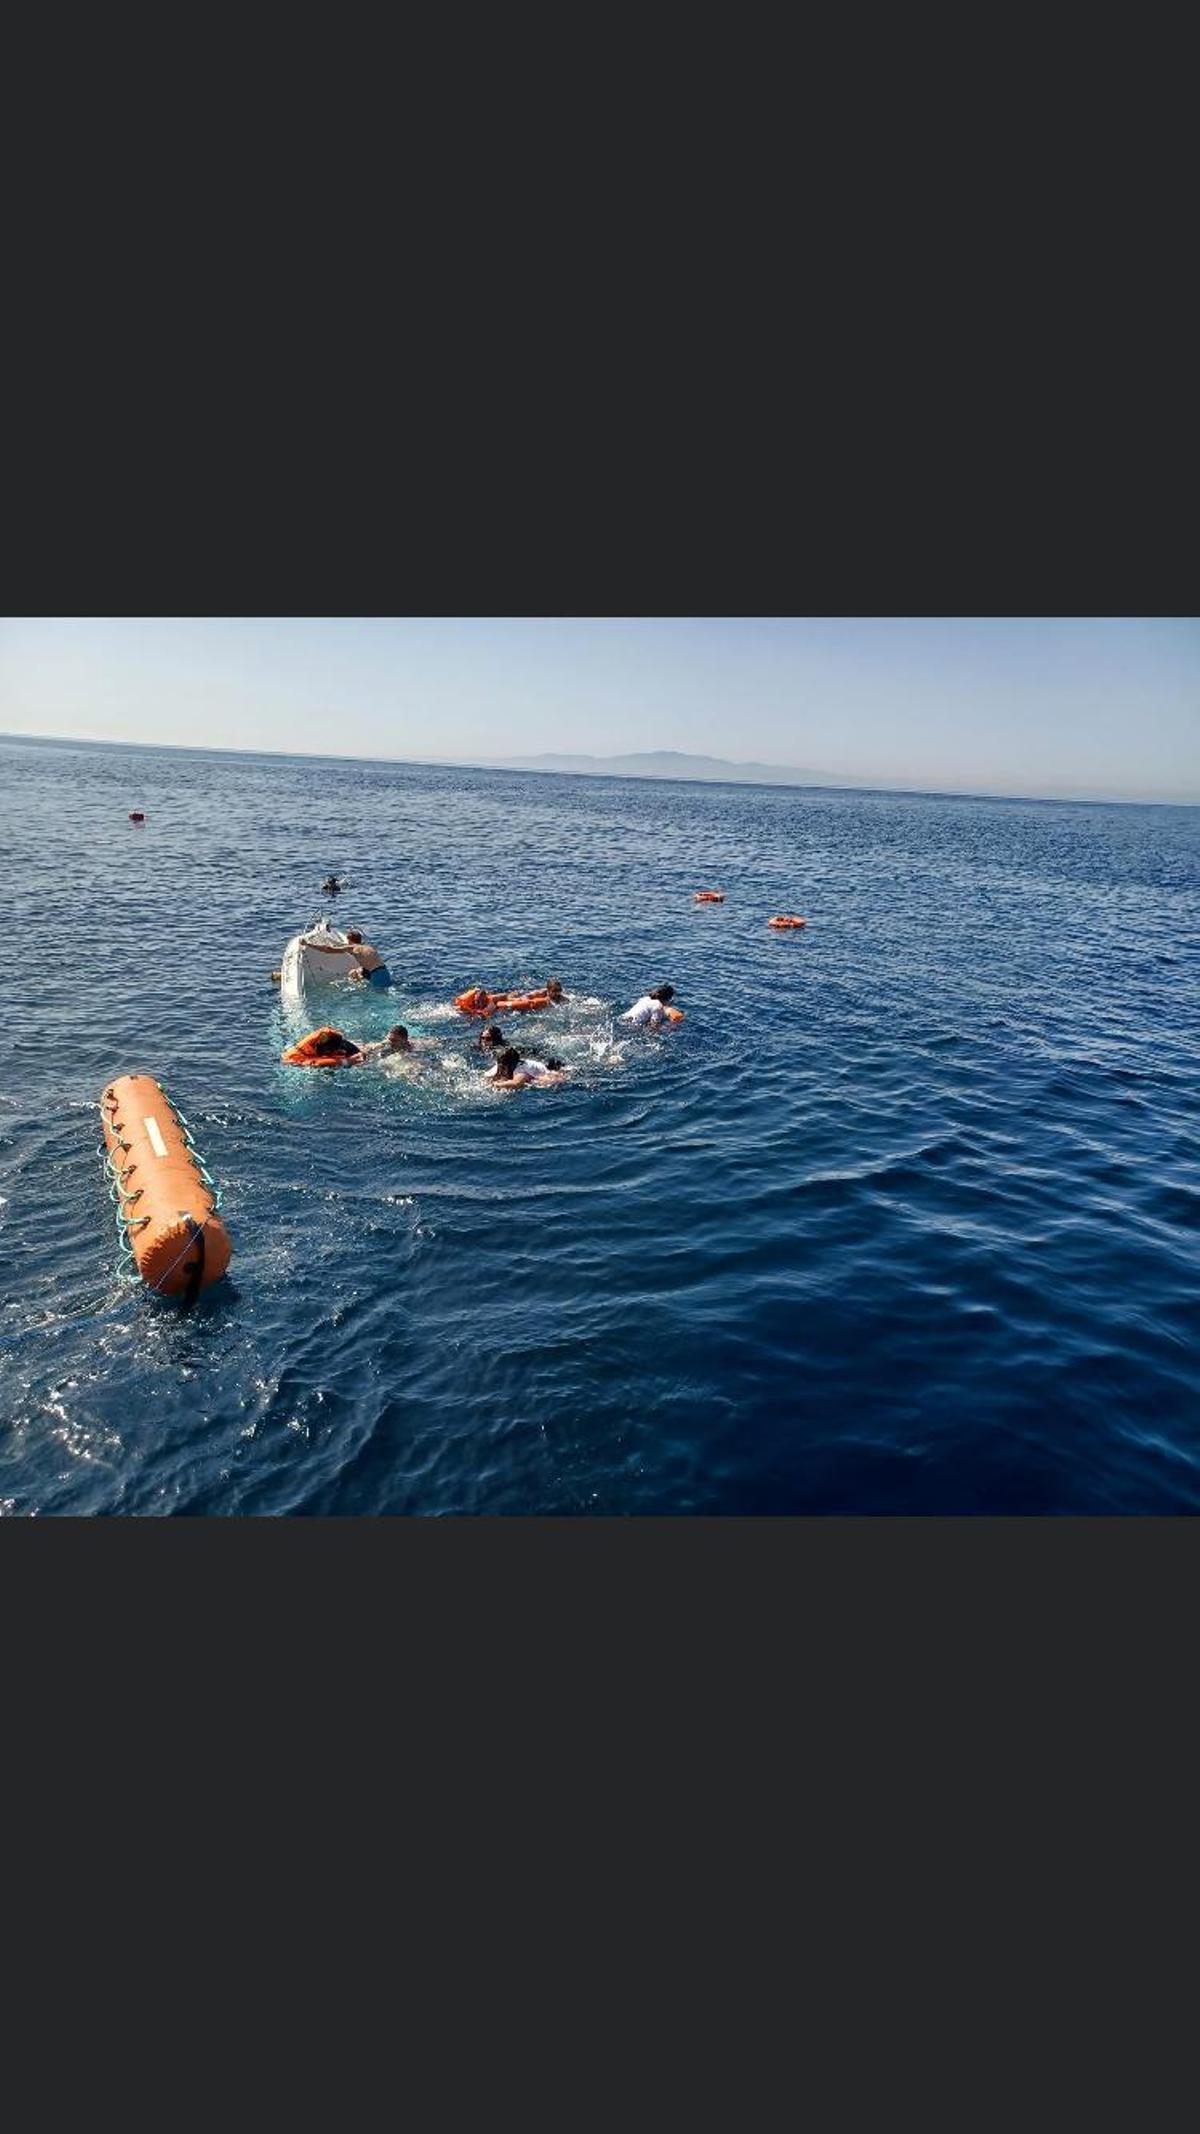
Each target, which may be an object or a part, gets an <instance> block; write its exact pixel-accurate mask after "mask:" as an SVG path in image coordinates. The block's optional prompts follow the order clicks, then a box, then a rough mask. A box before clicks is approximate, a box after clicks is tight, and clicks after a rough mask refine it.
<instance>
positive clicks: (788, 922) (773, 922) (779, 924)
mask: <svg viewBox="0 0 1200 2134" xmlns="http://www.w3.org/2000/svg"><path fill="white" fill-rule="evenodd" d="M767 925H768V926H773V927H774V928H775V931H776V932H777V933H780V934H782V933H785V932H786V931H787V929H788V928H789V927H792V926H807V925H808V920H807V919H797V918H796V917H795V916H794V915H792V916H790V917H787V918H780V919H768V920H767Z"/></svg>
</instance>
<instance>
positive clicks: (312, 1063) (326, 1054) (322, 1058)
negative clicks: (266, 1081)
mask: <svg viewBox="0 0 1200 2134" xmlns="http://www.w3.org/2000/svg"><path fill="white" fill-rule="evenodd" d="M279 1057H280V1059H281V1060H282V1061H283V1064H284V1066H285V1067H361V1065H362V1063H363V1061H364V1059H365V1058H366V1053H365V1052H364V1051H363V1048H362V1046H361V1045H356V1044H355V1043H354V1040H353V1038H349V1037H345V1036H343V1034H342V1032H341V1031H340V1030H335V1029H334V1028H333V1025H332V1023H325V1024H323V1025H322V1027H321V1028H320V1029H319V1030H310V1031H309V1032H308V1035H307V1037H302V1038H299V1039H298V1040H297V1042H296V1043H295V1044H294V1045H289V1046H288V1048H287V1050H286V1052H281V1053H280V1055H279Z"/></svg>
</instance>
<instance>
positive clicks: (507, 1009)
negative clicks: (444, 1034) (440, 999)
mask: <svg viewBox="0 0 1200 2134" xmlns="http://www.w3.org/2000/svg"><path fill="white" fill-rule="evenodd" d="M454 1005H455V1007H456V1008H457V1009H458V1012H459V1014H460V1015H528V1014H529V1013H530V1011H531V1010H532V1009H534V1008H548V1007H549V1006H550V1005H551V1001H550V995H549V993H548V992H547V991H546V988H545V986H541V987H539V989H538V991H537V992H536V993H489V992H487V991H486V989H485V988H484V987H483V986H481V985H478V986H471V987H469V988H468V990H467V991H466V992H465V993H459V994H458V995H457V996H456V998H455V1002H454Z"/></svg>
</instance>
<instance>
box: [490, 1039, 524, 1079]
mask: <svg viewBox="0 0 1200 2134" xmlns="http://www.w3.org/2000/svg"><path fill="white" fill-rule="evenodd" d="M520 1064H521V1055H520V1053H519V1052H518V1051H517V1048H516V1046H515V1045H506V1046H505V1047H504V1050H503V1052H501V1053H500V1054H499V1056H498V1058H497V1060H496V1080H497V1081H498V1082H511V1081H512V1078H513V1076H514V1074H515V1073H516V1071H517V1068H518V1067H519V1066H520Z"/></svg>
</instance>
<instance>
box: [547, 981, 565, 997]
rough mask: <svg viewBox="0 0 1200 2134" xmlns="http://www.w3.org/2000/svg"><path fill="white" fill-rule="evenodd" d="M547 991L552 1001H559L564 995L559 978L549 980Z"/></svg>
mask: <svg viewBox="0 0 1200 2134" xmlns="http://www.w3.org/2000/svg"><path fill="white" fill-rule="evenodd" d="M546 991H547V992H548V993H549V995H550V998H551V1000H557V999H558V998H559V997H560V996H561V993H562V984H561V981H560V980H559V979H557V978H547V980H546Z"/></svg>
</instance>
